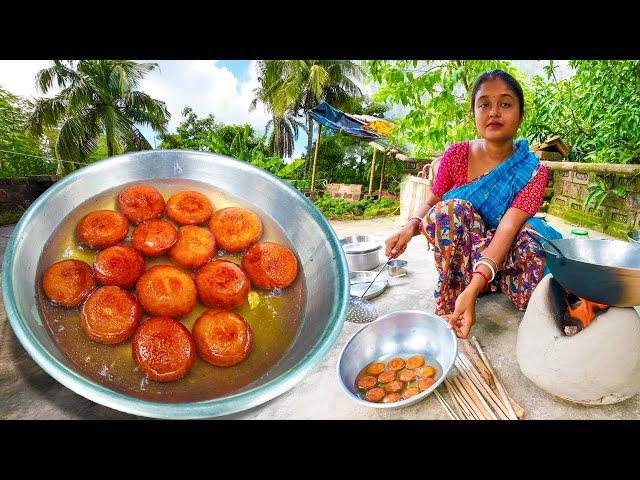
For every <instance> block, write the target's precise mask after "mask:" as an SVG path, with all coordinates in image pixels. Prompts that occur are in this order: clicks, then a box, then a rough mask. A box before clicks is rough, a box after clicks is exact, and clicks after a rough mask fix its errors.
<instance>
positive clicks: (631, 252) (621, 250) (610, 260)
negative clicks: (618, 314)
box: [529, 232, 640, 307]
mask: <svg viewBox="0 0 640 480" xmlns="http://www.w3.org/2000/svg"><path fill="white" fill-rule="evenodd" d="M533 233H534V234H535V236H534V235H531V233H529V235H530V236H531V237H532V238H534V239H535V240H536V241H538V242H540V240H539V239H538V238H536V237H538V236H539V237H541V238H542V239H543V240H544V242H542V250H543V252H544V255H545V259H546V262H547V266H548V267H549V270H550V271H551V273H552V274H553V277H554V278H555V279H556V280H557V281H558V283H559V284H560V285H562V286H563V287H564V288H566V289H567V290H569V291H570V292H572V293H574V294H575V295H577V296H579V297H581V298H584V299H585V300H590V301H592V302H596V303H604V304H606V305H612V306H616V307H633V306H636V305H640V249H639V248H638V247H637V246H635V245H633V244H631V243H628V242H622V241H618V240H586V239H581V238H567V239H562V240H553V242H552V241H550V240H547V239H546V238H544V237H542V235H540V234H539V233H537V232H533Z"/></svg>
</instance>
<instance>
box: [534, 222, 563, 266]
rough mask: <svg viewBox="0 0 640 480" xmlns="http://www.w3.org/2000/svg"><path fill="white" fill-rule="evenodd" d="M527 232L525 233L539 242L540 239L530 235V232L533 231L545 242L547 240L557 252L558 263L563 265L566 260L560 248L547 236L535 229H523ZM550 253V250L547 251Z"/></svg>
mask: <svg viewBox="0 0 640 480" xmlns="http://www.w3.org/2000/svg"><path fill="white" fill-rule="evenodd" d="M525 231H526V232H527V234H528V235H529V236H530V237H531V238H533V239H534V240H535V241H536V242H538V243H540V239H538V238H536V237H534V236H533V235H531V232H533V233H535V234H536V235H538V236H539V237H541V238H542V239H543V240H544V241H545V242H547V243H548V244H549V245H551V246H552V247H553V249H554V250H555V251H556V252H558V263H559V264H560V265H564V264H565V262H566V259H565V256H564V255H563V254H562V252H561V251H560V249H559V248H558V247H557V246H556V245H555V244H554V243H553V242H552V241H551V240H549V239H548V238H546V237H545V236H544V235H542V234H541V233H538V232H536V231H535V230H525ZM548 253H551V252H548Z"/></svg>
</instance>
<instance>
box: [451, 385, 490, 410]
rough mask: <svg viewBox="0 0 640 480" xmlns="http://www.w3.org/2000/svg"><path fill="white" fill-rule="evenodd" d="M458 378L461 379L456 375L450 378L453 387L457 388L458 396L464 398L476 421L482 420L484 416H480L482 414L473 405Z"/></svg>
mask: <svg viewBox="0 0 640 480" xmlns="http://www.w3.org/2000/svg"><path fill="white" fill-rule="evenodd" d="M460 378H462V377H459V376H457V375H456V376H454V377H451V379H452V380H453V383H454V385H455V386H456V387H457V388H458V392H459V393H460V395H462V398H464V400H465V402H467V406H468V407H469V410H470V411H471V414H472V415H473V416H474V417H475V418H476V420H484V419H485V418H484V415H482V412H481V411H480V409H479V408H478V406H477V405H476V404H475V402H474V401H473V399H472V398H471V396H469V392H467V390H466V389H465V388H464V386H463V385H462V382H460Z"/></svg>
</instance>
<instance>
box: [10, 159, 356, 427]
mask: <svg viewBox="0 0 640 480" xmlns="http://www.w3.org/2000/svg"><path fill="white" fill-rule="evenodd" d="M176 153H178V154H185V153H188V154H189V155H190V156H191V155H193V156H199V157H208V158H211V159H214V158H215V159H216V160H217V161H223V162H230V163H232V164H236V165H238V166H241V167H242V168H243V169H245V170H250V171H253V172H254V173H256V174H258V175H260V176H263V177H266V178H267V179H271V180H274V179H275V181H276V183H279V184H280V187H282V188H285V189H286V190H288V191H289V192H290V193H292V194H294V195H295V196H298V197H299V198H300V199H301V200H303V201H302V202H301V203H302V205H303V208H304V210H305V211H306V212H307V213H308V214H309V215H311V217H312V218H313V219H314V220H315V221H316V222H317V223H318V225H319V226H320V228H321V230H322V231H323V233H324V234H326V235H327V236H328V237H329V239H330V242H329V243H330V248H331V250H332V252H333V253H334V254H335V257H336V261H337V262H338V277H339V278H340V279H341V282H340V284H339V290H338V292H337V295H336V299H337V300H336V301H337V312H336V315H335V318H334V319H333V322H329V323H328V324H327V328H326V329H325V331H324V333H323V335H322V336H321V337H320V338H319V339H318V341H317V342H316V344H315V345H314V346H313V348H312V349H311V350H310V351H309V352H307V354H306V355H305V356H304V357H303V359H302V360H301V361H300V362H298V364H296V365H294V366H293V367H292V368H291V369H290V370H288V371H286V372H284V373H282V374H281V375H279V376H277V377H275V378H273V379H271V380H269V381H268V382H266V383H264V384H262V385H259V386H257V387H253V388H251V389H249V390H245V391H243V392H240V393H235V394H232V395H228V396H225V397H221V398H217V399H212V400H205V401H199V402H185V403H167V402H151V401H148V400H142V399H139V398H136V397H132V396H129V395H126V394H124V393H121V392H117V391H115V390H110V389H108V388H107V387H105V386H103V385H100V384H99V383H96V382H94V381H92V380H90V379H88V378H85V377H84V376H83V375H81V374H79V373H77V372H75V371H73V370H72V369H70V368H68V367H67V366H65V365H63V364H62V363H61V362H60V361H58V360H57V359H56V358H55V357H54V356H53V355H51V353H49V351H48V350H47V349H46V348H45V347H44V346H43V345H42V344H41V343H40V341H38V339H37V338H36V336H35V335H34V334H33V332H32V331H31V329H30V328H29V327H28V325H27V324H26V322H25V321H24V320H23V319H22V317H21V315H20V313H19V312H18V309H17V305H16V299H15V297H14V295H13V282H12V278H11V272H12V270H13V255H14V250H15V246H16V241H17V238H18V237H19V235H21V234H22V233H23V230H24V228H25V225H27V224H28V223H29V221H30V220H31V219H32V218H33V217H34V216H35V215H36V214H37V213H39V212H38V210H39V209H40V208H42V205H43V204H44V203H45V202H46V201H47V200H48V199H49V198H50V197H53V196H54V195H55V194H57V193H58V192H59V191H60V190H62V189H64V188H66V187H67V186H68V185H70V184H71V183H73V182H74V181H76V178H77V177H79V176H81V175H86V173H85V172H91V171H92V170H98V169H99V168H102V165H104V163H105V162H111V163H118V162H121V161H123V159H124V158H126V157H133V156H136V157H142V156H145V155H148V154H155V155H157V154H161V155H165V154H176ZM141 181H142V180H141ZM125 183H126V182H125ZM350 287H351V284H350V282H349V270H348V268H347V262H346V258H345V254H344V251H343V250H342V246H341V245H340V241H339V239H338V237H337V235H336V234H335V232H334V231H333V229H332V228H331V226H330V225H329V222H328V221H327V220H326V219H325V218H324V217H323V216H322V215H321V214H320V212H319V211H318V210H317V209H316V208H315V207H314V206H313V204H312V203H311V202H310V201H309V200H308V199H307V198H306V197H304V196H303V195H302V194H301V193H300V192H299V191H298V190H296V189H295V188H294V187H293V186H291V185H290V184H289V183H287V182H285V181H284V180H282V179H280V178H278V177H276V176H275V175H273V174H271V173H269V172H267V171H266V170H262V169H259V168H258V167H256V166H254V165H251V164H249V163H247V162H241V161H239V160H236V159H234V158H231V157H228V156H225V155H220V154H214V153H207V152H198V151H192V150H150V151H146V152H133V153H126V154H123V155H117V156H113V157H109V158H106V159H102V160H99V161H97V162H94V163H92V164H90V165H87V166H85V167H82V168H80V169H79V170H76V171H75V172H72V173H71V174H69V175H67V176H65V177H64V178H63V179H61V180H59V181H57V182H56V183H54V184H53V185H52V186H51V187H50V188H49V189H47V190H46V191H45V192H44V193H43V194H42V195H40V197H38V199H36V201H35V202H33V203H32V204H31V205H30V206H29V208H28V209H27V210H26V211H25V213H24V214H23V215H22V217H21V219H20V220H19V221H18V223H17V224H16V226H15V228H14V229H13V232H12V233H11V236H10V237H9V240H8V242H7V246H6V249H5V254H4V258H3V261H2V295H3V300H4V308H5V311H6V314H7V318H8V320H9V324H10V325H11V327H12V329H13V331H14V333H15V335H16V337H18V340H19V341H20V343H21V344H22V346H23V348H24V349H25V350H26V351H27V353H28V354H29V355H30V356H31V358H32V359H33V360H34V361H35V362H36V363H37V364H38V365H39V366H40V368H42V369H43V370H44V371H45V372H47V373H48V374H49V375H51V376H52V377H53V378H55V379H56V380H57V381H58V382H60V383H61V384H62V385H64V386H65V387H67V388H69V389H70V390H72V391H73V392H75V393H77V394H79V395H81V396H83V397H85V398H87V399H89V400H91V401H94V402H96V403H99V404H101V405H105V406H107V407H110V408H112V409H114V410H118V411H122V412H125V413H129V414H132V415H140V416H145V417H152V418H163V419H198V418H211V417H216V416H221V415H228V414H232V413H236V412H240V411H244V410H248V409H250V408H253V407H255V406H258V405H261V404H263V403H265V402H267V401H269V400H271V399H273V398H276V397H277V396H279V395H281V394H282V393H284V392H286V391H287V390H289V389H291V388H293V387H294V386H295V385H296V384H297V383H298V382H299V381H300V380H302V378H304V376H306V375H307V374H308V373H309V372H310V371H311V370H312V369H314V368H315V367H317V366H318V365H319V364H320V362H321V361H322V360H323V359H324V358H325V356H326V354H327V353H328V352H329V350H330V349H331V348H332V347H333V345H334V344H335V342H336V341H337V339H338V336H339V335H340V332H341V331H342V327H343V325H344V321H345V318H346V314H347V309H348V306H349V298H350V295H349V291H350ZM305 316H306V312H305ZM38 319H39V320H40V321H42V319H40V317H39V315H38ZM294 341H295V340H294Z"/></svg>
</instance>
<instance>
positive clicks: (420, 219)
mask: <svg viewBox="0 0 640 480" xmlns="http://www.w3.org/2000/svg"><path fill="white" fill-rule="evenodd" d="M411 220H418V233H420V232H421V231H422V218H420V217H416V216H413V217H411V218H409V220H408V221H407V222H410V221H411Z"/></svg>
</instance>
